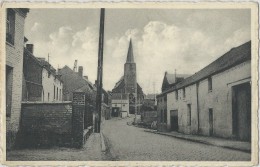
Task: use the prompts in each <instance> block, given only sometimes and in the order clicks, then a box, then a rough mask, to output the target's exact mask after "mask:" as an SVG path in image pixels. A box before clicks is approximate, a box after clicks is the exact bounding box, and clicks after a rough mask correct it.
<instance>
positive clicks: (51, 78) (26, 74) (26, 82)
mask: <svg viewBox="0 0 260 167" xmlns="http://www.w3.org/2000/svg"><path fill="white" fill-rule="evenodd" d="M62 89H63V83H62V81H61V79H60V75H58V74H57V72H56V70H55V69H54V68H53V67H52V66H51V64H49V63H48V62H47V61H45V59H44V58H37V57H35V56H34V55H33V44H27V45H26V48H24V63H23V101H42V102H56V101H62Z"/></svg>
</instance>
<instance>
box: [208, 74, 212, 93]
mask: <svg viewBox="0 0 260 167" xmlns="http://www.w3.org/2000/svg"><path fill="white" fill-rule="evenodd" d="M208 89H209V92H211V91H212V78H211V77H210V78H208Z"/></svg>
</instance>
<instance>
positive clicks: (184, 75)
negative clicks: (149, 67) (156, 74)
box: [166, 73, 190, 84]
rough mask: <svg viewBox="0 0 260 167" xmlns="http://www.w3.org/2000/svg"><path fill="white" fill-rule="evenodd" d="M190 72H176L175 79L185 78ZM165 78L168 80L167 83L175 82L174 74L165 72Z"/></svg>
mask: <svg viewBox="0 0 260 167" xmlns="http://www.w3.org/2000/svg"><path fill="white" fill-rule="evenodd" d="M189 76H190V74H176V79H177V80H178V78H184V79H185V78H187V77H189ZM166 79H167V81H168V83H169V84H173V83H176V81H175V74H169V73H167V74H166Z"/></svg>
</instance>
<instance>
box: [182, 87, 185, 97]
mask: <svg viewBox="0 0 260 167" xmlns="http://www.w3.org/2000/svg"><path fill="white" fill-rule="evenodd" d="M182 93H183V98H185V97H186V92H185V88H183V89H182Z"/></svg>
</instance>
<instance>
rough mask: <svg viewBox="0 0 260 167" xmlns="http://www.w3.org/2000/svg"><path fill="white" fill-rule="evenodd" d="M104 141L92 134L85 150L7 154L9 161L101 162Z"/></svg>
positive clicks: (66, 149) (52, 149)
mask: <svg viewBox="0 0 260 167" xmlns="http://www.w3.org/2000/svg"><path fill="white" fill-rule="evenodd" d="M101 145H102V139H101V136H100V134H99V133H92V134H91V135H90V136H89V138H88V140H87V142H86V143H85V145H84V146H83V148H81V149H76V148H65V147H55V148H48V149H21V150H12V151H8V152H7V161H101V160H103V159H104V154H103V152H102V150H101Z"/></svg>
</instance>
